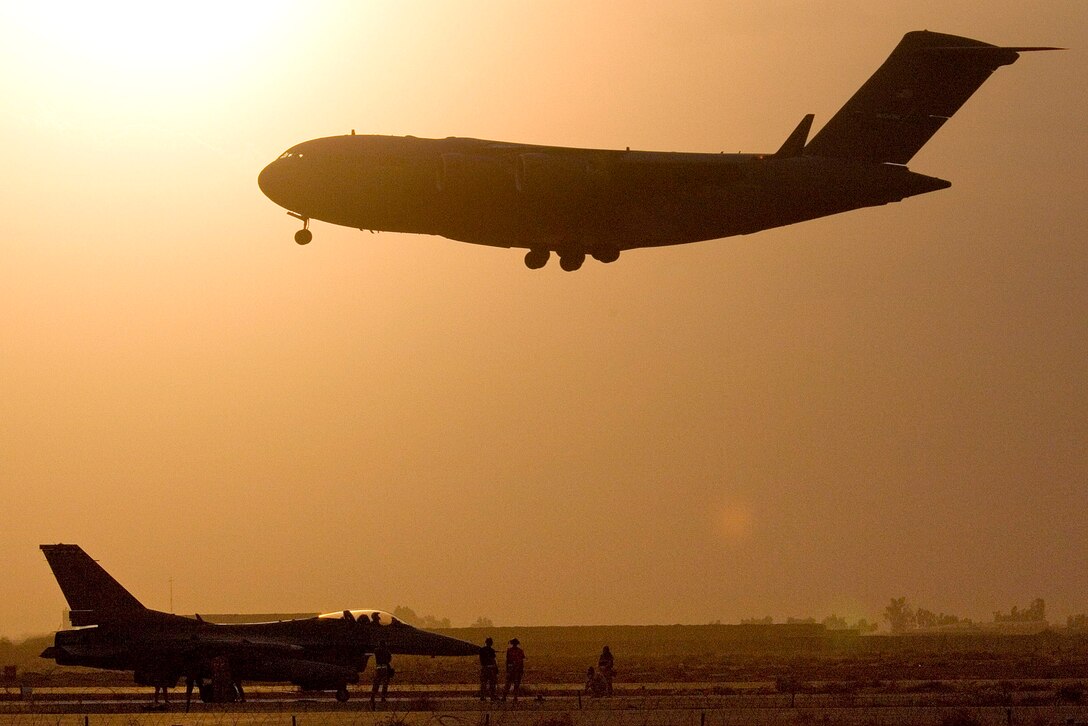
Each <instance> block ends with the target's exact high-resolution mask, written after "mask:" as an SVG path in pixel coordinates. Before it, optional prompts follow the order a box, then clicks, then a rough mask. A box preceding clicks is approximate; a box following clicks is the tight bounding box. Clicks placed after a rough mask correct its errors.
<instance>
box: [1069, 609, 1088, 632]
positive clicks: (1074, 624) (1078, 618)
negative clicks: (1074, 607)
mask: <svg viewBox="0 0 1088 726" xmlns="http://www.w3.org/2000/svg"><path fill="white" fill-rule="evenodd" d="M1065 627H1067V628H1069V629H1070V630H1088V615H1085V614H1084V613H1080V614H1079V615H1070V616H1069V617H1068V618H1066V619H1065Z"/></svg>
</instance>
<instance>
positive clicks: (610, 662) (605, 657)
mask: <svg viewBox="0 0 1088 726" xmlns="http://www.w3.org/2000/svg"><path fill="white" fill-rule="evenodd" d="M597 673H599V674H600V676H601V678H603V679H604V695H606V696H611V695H612V677H613V676H615V675H616V661H615V659H614V658H613V657H612V651H611V650H609V649H608V646H607V645H606V646H605V647H604V650H602V651H601V657H600V658H598V659H597Z"/></svg>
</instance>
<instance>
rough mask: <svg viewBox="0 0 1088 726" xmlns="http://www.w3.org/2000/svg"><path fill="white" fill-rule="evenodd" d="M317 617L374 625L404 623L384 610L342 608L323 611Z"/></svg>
mask: <svg viewBox="0 0 1088 726" xmlns="http://www.w3.org/2000/svg"><path fill="white" fill-rule="evenodd" d="M317 617H319V618H322V619H324V620H354V621H356V622H360V621H363V620H365V621H367V622H369V623H371V624H372V625H401V624H402V623H401V622H400V621H399V620H397V619H396V618H395V617H393V616H392V615H391V614H390V613H387V612H385V611H384V610H340V611H337V612H334V613H322V614H321V615H318V616H317Z"/></svg>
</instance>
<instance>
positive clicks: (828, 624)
mask: <svg viewBox="0 0 1088 726" xmlns="http://www.w3.org/2000/svg"><path fill="white" fill-rule="evenodd" d="M823 624H824V627H825V628H827V629H828V630H846V629H847V628H848V627H849V626H848V625H847V624H846V618H840V617H839V616H838V615H835V614H834V613H832V614H831V615H828V616H827V617H826V618H824V619H823Z"/></svg>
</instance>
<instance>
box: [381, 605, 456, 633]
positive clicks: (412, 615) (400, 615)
mask: <svg viewBox="0 0 1088 726" xmlns="http://www.w3.org/2000/svg"><path fill="white" fill-rule="evenodd" d="M393 617H395V618H396V619H397V620H399V621H401V622H402V623H407V624H408V625H411V626H414V627H416V628H427V629H436V628H452V627H453V625H452V624H451V623H450V619H449V618H441V619H439V618H436V617H435V616H434V615H423V616H419V615H416V611H415V610H413V609H412V608H410V607H406V606H404V605H397V607H395V608H394V609H393Z"/></svg>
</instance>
